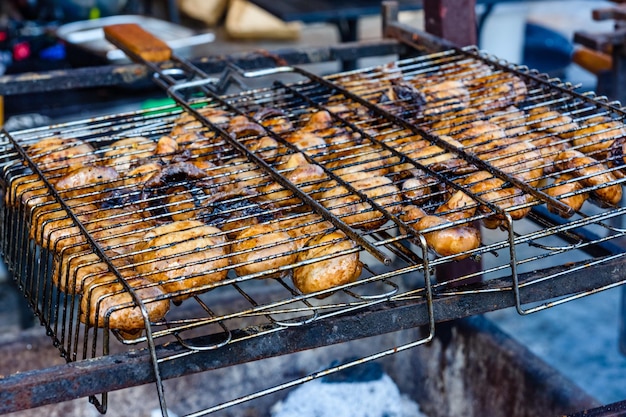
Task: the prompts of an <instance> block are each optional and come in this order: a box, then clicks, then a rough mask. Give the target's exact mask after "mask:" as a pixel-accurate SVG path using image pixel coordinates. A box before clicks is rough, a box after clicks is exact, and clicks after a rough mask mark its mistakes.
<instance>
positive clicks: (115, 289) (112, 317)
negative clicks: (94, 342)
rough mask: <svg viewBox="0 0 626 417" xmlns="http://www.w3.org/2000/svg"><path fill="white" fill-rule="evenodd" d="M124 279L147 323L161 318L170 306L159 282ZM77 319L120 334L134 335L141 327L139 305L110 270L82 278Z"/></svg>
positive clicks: (141, 320)
mask: <svg viewBox="0 0 626 417" xmlns="http://www.w3.org/2000/svg"><path fill="white" fill-rule="evenodd" d="M129 275H131V276H130V277H128V278H126V282H127V283H128V285H129V286H130V287H131V288H132V289H133V290H134V292H135V294H136V295H137V297H139V299H140V300H141V302H142V304H143V305H144V306H145V309H146V312H147V313H148V320H149V321H150V322H158V321H160V320H162V319H163V318H164V317H165V315H166V314H167V312H168V311H169V308H170V301H169V300H168V299H167V298H165V295H166V294H165V292H164V290H163V288H161V287H160V286H159V285H157V284H155V283H153V282H151V281H150V280H147V279H145V278H142V277H133V276H132V273H129ZM80 321H81V322H83V323H85V324H87V325H88V326H94V327H104V328H108V329H117V330H120V331H121V332H123V336H124V335H127V336H128V337H133V336H137V331H140V330H142V329H144V328H145V321H144V317H143V314H142V312H141V309H140V307H139V306H138V305H137V302H136V301H135V300H134V299H133V297H132V295H131V294H130V292H129V291H128V290H127V289H126V288H125V287H124V285H123V284H122V283H121V282H120V280H119V279H117V277H116V276H115V275H114V274H113V273H111V272H105V273H101V274H98V275H95V276H93V277H91V278H89V279H87V280H86V282H85V285H84V293H83V296H82V297H81V303H80Z"/></svg>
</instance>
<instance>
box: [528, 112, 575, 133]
mask: <svg viewBox="0 0 626 417" xmlns="http://www.w3.org/2000/svg"><path fill="white" fill-rule="evenodd" d="M528 122H529V123H530V126H532V127H533V128H534V129H543V130H547V131H548V132H550V133H552V134H555V135H559V136H562V137H567V136H568V135H569V132H575V131H577V130H578V129H579V128H580V127H579V126H578V124H577V123H576V122H575V121H574V119H572V118H571V117H570V116H567V115H565V114H562V113H560V112H558V111H556V110H550V109H549V108H548V107H536V108H534V109H530V110H529V111H528Z"/></svg>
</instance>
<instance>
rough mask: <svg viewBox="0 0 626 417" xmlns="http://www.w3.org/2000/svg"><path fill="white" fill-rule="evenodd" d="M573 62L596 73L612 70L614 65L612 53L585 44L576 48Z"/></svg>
mask: <svg viewBox="0 0 626 417" xmlns="http://www.w3.org/2000/svg"><path fill="white" fill-rule="evenodd" d="M572 62H574V63H576V64H578V65H580V66H581V67H582V68H584V69H586V70H587V71H589V72H591V73H592V74H595V75H598V74H600V73H602V72H606V71H610V70H611V68H612V67H613V59H612V58H611V56H610V55H608V54H605V53H604V52H599V51H594V50H593V49H589V48H585V47H584V46H581V47H578V48H576V50H575V51H574V54H573V55H572Z"/></svg>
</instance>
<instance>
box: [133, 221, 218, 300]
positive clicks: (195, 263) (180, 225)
mask: <svg viewBox="0 0 626 417" xmlns="http://www.w3.org/2000/svg"><path fill="white" fill-rule="evenodd" d="M227 253H228V251H227V244H226V238H225V237H224V235H223V234H222V231H221V230H220V229H218V228H217V227H213V226H207V225H205V224H204V223H202V222H200V221H196V220H185V221H177V222H172V223H167V224H164V225H161V226H157V227H155V228H154V229H151V230H149V231H148V232H146V233H145V234H144V235H143V238H142V243H140V244H138V245H137V251H136V252H135V255H134V262H135V268H136V270H137V272H138V273H140V274H142V275H143V276H145V277H146V278H147V279H149V280H150V281H152V282H155V283H158V284H160V285H161V286H162V287H163V289H164V290H165V291H166V292H167V293H168V294H174V295H175V298H174V300H175V301H176V302H180V301H182V300H184V299H186V298H189V297H191V296H193V295H194V294H198V293H200V292H203V291H206V290H208V289H209V286H210V285H211V284H213V283H216V282H219V281H221V280H223V279H224V278H226V275H227V274H228V269H227V267H228V258H227Z"/></svg>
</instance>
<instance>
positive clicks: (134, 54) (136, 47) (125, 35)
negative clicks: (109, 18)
mask: <svg viewBox="0 0 626 417" xmlns="http://www.w3.org/2000/svg"><path fill="white" fill-rule="evenodd" d="M104 37H105V39H106V40H108V41H109V42H111V43H112V44H113V45H115V46H117V47H118V48H120V49H121V50H122V51H123V52H124V53H125V54H126V55H128V56H129V57H130V58H131V59H133V60H135V61H144V62H145V61H147V62H163V61H169V60H170V58H171V57H172V50H171V48H170V47H169V46H168V45H167V43H165V42H164V41H162V40H161V39H159V38H157V37H156V36H154V35H153V34H151V33H150V32H148V31H146V30H144V29H143V28H142V27H141V26H139V25H137V24H136V23H121V24H117V25H109V26H105V27H104Z"/></svg>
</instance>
